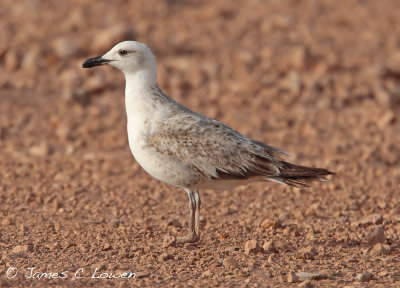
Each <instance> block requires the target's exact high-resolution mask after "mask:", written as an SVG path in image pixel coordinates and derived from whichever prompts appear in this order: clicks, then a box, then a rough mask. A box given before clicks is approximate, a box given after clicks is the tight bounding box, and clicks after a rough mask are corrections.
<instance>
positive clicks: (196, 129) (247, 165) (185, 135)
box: [148, 114, 280, 179]
mask: <svg viewBox="0 0 400 288" xmlns="http://www.w3.org/2000/svg"><path fill="white" fill-rule="evenodd" d="M157 125H158V126H157V132H156V133H152V134H150V135H148V143H149V145H150V146H152V147H153V148H154V149H155V150H156V151H158V152H159V153H162V154H166V155H170V156H173V157H175V158H176V159H177V160H179V161H182V162H184V163H187V164H189V165H192V166H193V167H194V168H195V169H196V170H197V171H199V172H201V173H202V174H203V175H207V178H209V179H213V178H214V179H215V178H221V179H246V178H250V177H255V176H260V175H263V176H264V175H265V176H268V175H270V176H277V175H278V173H279V170H278V169H277V168H276V167H275V165H274V162H275V161H277V160H278V158H277V157H276V156H275V155H273V154H275V153H276V152H278V151H280V150H278V149H271V153H270V154H269V153H268V152H267V149H266V147H269V146H266V145H265V144H264V146H261V145H260V144H259V143H255V142H254V141H253V140H251V139H248V138H246V137H244V136H242V135H241V134H240V133H239V132H237V131H235V130H234V129H232V128H230V127H229V126H226V125H224V124H223V123H221V122H219V121H217V120H214V119H211V118H205V116H203V115H200V114H195V115H190V114H184V115H182V114H179V115H176V116H175V117H172V118H170V119H168V120H165V121H164V122H163V123H158V124H157ZM260 143H261V142H260ZM260 159H262V161H261V160H260Z"/></svg>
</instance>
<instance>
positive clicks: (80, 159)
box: [0, 0, 400, 287]
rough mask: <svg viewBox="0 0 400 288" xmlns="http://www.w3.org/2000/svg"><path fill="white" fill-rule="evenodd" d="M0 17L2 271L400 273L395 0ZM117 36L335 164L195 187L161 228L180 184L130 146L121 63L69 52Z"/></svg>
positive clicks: (7, 0)
mask: <svg viewBox="0 0 400 288" xmlns="http://www.w3.org/2000/svg"><path fill="white" fill-rule="evenodd" d="M0 31H1V33H0V203H1V204H0V205H1V206H0V207H1V208H0V254H1V258H0V286H1V287H9V286H13V287H29V286H30V287H34V286H35V287H47V286H52V287H88V286H92V287H93V286H94V287H98V286H108V287H127V286H140V287H143V286H152V287H157V286H160V287H165V286H176V287H207V286H218V287H298V286H300V287H333V286H335V287H399V286H400V264H399V261H400V255H399V251H400V193H399V192H400V124H399V115H400V113H399V112H400V2H399V1H396V0H392V1H389V0H387V1H375V0H363V1H361V0H359V1H356V0H349V1H335V0H326V1H318V0H304V1H297V0H292V1H288V0H284V1H273V0H271V1H262V0H253V1H228V0H221V1H208V0H207V1H184V0H177V1H172V0H171V1H145V0H141V1H140V0H138V1H124V0H117V1H112V2H111V1H94V0H82V1H11V0H2V1H1V4H0ZM127 39H132V40H138V41H141V42H144V43H146V44H147V45H148V46H149V47H151V48H152V51H153V53H154V54H155V55H156V57H157V62H158V81H159V85H160V87H161V88H162V89H164V91H166V92H167V93H168V94H169V95H170V96H172V97H173V98H174V99H176V100H177V101H179V102H181V103H183V104H184V105H186V106H188V107H189V108H191V109H192V110H195V111H197V112H200V113H203V114H206V115H208V116H211V117H214V118H217V119H218V120H221V121H223V122H225V123H227V124H228V125H230V126H232V127H234V128H235V129H237V130H239V131H240V132H241V133H243V134H244V135H246V136H249V137H252V138H255V139H258V140H261V141H264V142H266V143H268V144H270V145H273V146H276V147H279V148H281V149H283V150H285V151H288V152H289V153H292V154H294V155H295V156H296V157H295V158H293V159H290V160H291V161H293V162H295V163H298V164H303V165H311V166H316V167H323V168H327V169H329V170H332V171H335V172H336V173H337V175H336V176H335V177H333V178H332V179H333V181H332V182H330V183H316V184H313V185H312V186H311V187H310V189H297V188H289V187H285V186H283V185H279V184H276V183H256V184H252V185H249V186H246V187H240V188H237V189H235V190H232V191H224V192H214V191H201V196H202V216H201V224H202V235H201V236H202V239H201V241H200V242H198V243H196V244H194V245H193V244H190V245H184V246H179V245H177V246H176V245H175V246H174V245H173V243H171V242H173V241H172V240H173V237H174V236H182V235H184V234H185V233H186V231H187V229H188V228H187V227H188V224H187V218H188V200H187V196H186V194H185V193H184V192H183V191H180V190H178V189H176V188H174V187H170V186H168V185H166V184H163V183H160V182H158V181H157V180H155V179H152V178H151V177H150V176H149V175H147V174H146V173H145V172H144V171H143V170H142V169H141V168H140V167H139V166H138V164H137V163H136V162H135V160H134V158H133V157H132V155H131V152H130V150H129V146H128V141H127V135H126V115H125V107H124V96H123V95H124V77H123V74H122V73H121V72H119V71H117V70H116V69H112V68H110V67H102V68H99V69H91V70H86V69H82V68H81V65H82V62H83V61H84V60H85V59H87V58H89V57H93V56H97V55H99V54H101V53H104V52H106V51H107V50H108V49H109V48H111V47H112V46H113V45H114V44H116V43H117V42H119V41H121V40H127ZM288 160H289V159H288ZM170 244H172V245H170ZM32 267H35V268H34V269H33V268H32ZM124 272H132V273H135V277H133V274H123V273H124ZM44 273H45V274H44ZM56 273H58V274H56ZM307 273H315V274H307ZM31 274H32V275H31ZM100 275H102V276H101V277H113V275H114V276H120V277H121V276H123V277H128V276H129V275H131V276H132V277H130V278H128V279H121V278H119V279H100ZM127 275H128V276H127ZM49 278H54V279H49Z"/></svg>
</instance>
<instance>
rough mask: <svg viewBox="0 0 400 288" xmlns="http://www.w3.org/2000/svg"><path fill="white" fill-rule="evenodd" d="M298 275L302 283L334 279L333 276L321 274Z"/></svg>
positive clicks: (304, 273) (300, 273)
mask: <svg viewBox="0 0 400 288" xmlns="http://www.w3.org/2000/svg"><path fill="white" fill-rule="evenodd" d="M296 275H297V277H298V278H299V280H300V281H308V280H323V279H334V277H332V276H329V275H325V274H321V273H310V272H298V273H297V274H296Z"/></svg>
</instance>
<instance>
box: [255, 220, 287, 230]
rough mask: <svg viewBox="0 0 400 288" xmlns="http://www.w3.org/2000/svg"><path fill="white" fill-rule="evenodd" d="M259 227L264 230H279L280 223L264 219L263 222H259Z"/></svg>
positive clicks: (279, 221)
mask: <svg viewBox="0 0 400 288" xmlns="http://www.w3.org/2000/svg"><path fill="white" fill-rule="evenodd" d="M260 227H262V228H265V229H268V228H281V227H282V221H281V220H279V219H277V220H271V219H265V220H264V221H262V222H261V224H260Z"/></svg>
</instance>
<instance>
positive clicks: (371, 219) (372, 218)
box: [359, 214, 383, 226]
mask: <svg viewBox="0 0 400 288" xmlns="http://www.w3.org/2000/svg"><path fill="white" fill-rule="evenodd" d="M382 222H383V216H382V214H371V215H367V216H364V217H363V218H361V219H360V221H359V225H362V226H368V225H372V224H376V225H379V224H382Z"/></svg>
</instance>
